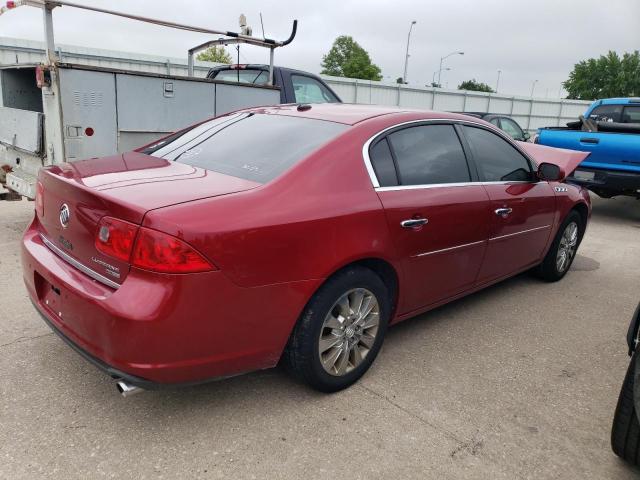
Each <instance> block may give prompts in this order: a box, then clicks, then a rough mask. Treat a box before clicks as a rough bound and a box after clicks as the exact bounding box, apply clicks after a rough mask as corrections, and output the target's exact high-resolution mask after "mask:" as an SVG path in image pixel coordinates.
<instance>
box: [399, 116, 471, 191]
mask: <svg viewBox="0 0 640 480" xmlns="http://www.w3.org/2000/svg"><path fill="white" fill-rule="evenodd" d="M387 138H388V140H389V143H390V145H391V148H392V150H393V153H394V154H395V157H396V162H397V165H398V180H399V183H400V185H429V184H438V183H461V182H469V181H470V180H471V175H470V174H469V167H468V166H467V160H466V157H465V155H464V150H463V149H462V145H461V144H460V140H459V139H458V135H457V134H456V132H455V130H454V128H453V126H452V125H420V126H416V127H408V128H405V129H402V130H398V131H396V132H393V133H391V134H389V135H388V137H387Z"/></svg>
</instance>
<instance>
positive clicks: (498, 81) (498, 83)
mask: <svg viewBox="0 0 640 480" xmlns="http://www.w3.org/2000/svg"><path fill="white" fill-rule="evenodd" d="M501 73H502V70H498V80H497V81H496V93H498V87H499V86H500V74H501Z"/></svg>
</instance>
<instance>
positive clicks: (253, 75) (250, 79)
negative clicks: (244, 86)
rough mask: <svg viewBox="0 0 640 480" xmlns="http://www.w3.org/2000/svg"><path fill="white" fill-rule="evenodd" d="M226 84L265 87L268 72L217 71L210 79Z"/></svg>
mask: <svg viewBox="0 0 640 480" xmlns="http://www.w3.org/2000/svg"><path fill="white" fill-rule="evenodd" d="M211 78H215V79H216V80H224V81H226V82H239V83H252V84H254V85H266V84H267V82H268V81H269V72H267V71H266V70H258V69H255V70H253V69H237V70H236V69H229V70H218V71H217V72H216V74H215V75H214V76H213V77H211Z"/></svg>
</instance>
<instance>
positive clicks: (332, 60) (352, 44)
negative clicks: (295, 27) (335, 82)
mask: <svg viewBox="0 0 640 480" xmlns="http://www.w3.org/2000/svg"><path fill="white" fill-rule="evenodd" d="M320 73H322V74H324V75H333V76H335V77H347V78H362V79H364V80H381V79H382V73H381V71H380V67H378V66H377V65H375V64H374V63H372V62H371V58H370V57H369V54H368V53H367V51H366V50H365V49H364V48H362V47H361V46H360V45H359V44H358V42H356V41H355V40H354V39H353V38H352V37H349V36H347V35H341V36H340V37H338V38H336V39H335V41H334V42H333V46H332V47H331V50H329V53H327V54H326V55H323V56H322V72H320Z"/></svg>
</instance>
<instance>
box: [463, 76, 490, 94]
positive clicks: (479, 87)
mask: <svg viewBox="0 0 640 480" xmlns="http://www.w3.org/2000/svg"><path fill="white" fill-rule="evenodd" d="M458 90H473V91H474V92H488V93H494V92H493V88H491V87H490V86H489V85H487V84H486V83H482V82H478V81H477V80H476V79H475V78H472V79H471V80H465V81H464V82H462V83H461V84H460V85H458Z"/></svg>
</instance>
